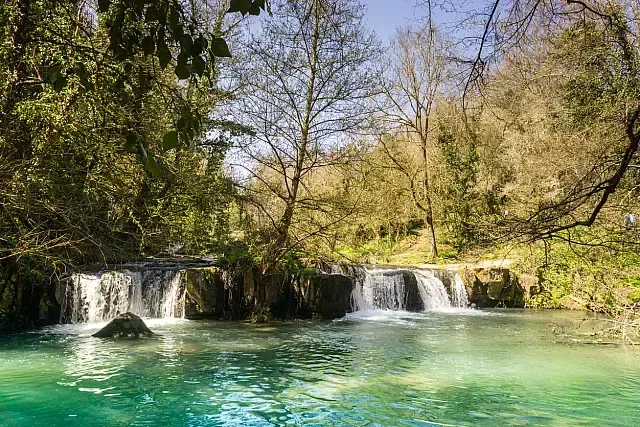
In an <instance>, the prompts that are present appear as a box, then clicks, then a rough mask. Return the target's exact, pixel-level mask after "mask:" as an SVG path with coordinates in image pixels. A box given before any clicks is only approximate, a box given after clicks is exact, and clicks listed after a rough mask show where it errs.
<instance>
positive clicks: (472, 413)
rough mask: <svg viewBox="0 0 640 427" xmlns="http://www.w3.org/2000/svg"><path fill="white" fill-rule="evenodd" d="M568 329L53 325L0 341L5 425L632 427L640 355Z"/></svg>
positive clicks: (365, 322)
mask: <svg viewBox="0 0 640 427" xmlns="http://www.w3.org/2000/svg"><path fill="white" fill-rule="evenodd" d="M575 315H576V314H567V313H560V314H558V313H550V312H524V311H480V310H462V311H461V310H448V311H445V312H429V313H408V312H390V311H370V312H361V313H355V314H351V315H349V316H347V317H345V318H344V319H341V320H339V321H334V322H304V321H299V322H289V323H284V324H277V323H276V324H270V325H250V324H243V323H218V322H190V321H183V320H178V321H170V322H166V321H156V320H150V321H149V322H148V323H149V326H150V327H151V329H153V330H154V331H155V332H157V333H158V336H157V337H155V338H150V339H143V340H124V341H112V340H101V339H95V338H92V337H91V334H92V333H93V332H95V331H96V330H97V329H98V327H99V325H84V326H78V325H72V326H69V325H66V326H56V327H52V328H48V329H44V330H42V331H38V332H34V333H27V334H22V335H14V336H10V337H4V338H0V373H1V375H0V425H2V426H5V425H6V426H22V425H25V426H31V425H47V426H54V425H61V426H66V425H79V426H88V425H135V426H138V425H139V426H161V425H176V426H179V425H192V426H200V425H230V426H231V425H233V426H240V425H251V426H270V425H308V426H320V425H322V426H325V425H339V426H360V425H370V426H399V425H405V426H433V425H474V426H475V425H480V426H496V425H518V426H519V425H550V426H568V425H607V426H610V425H620V426H637V425H640V373H639V371H638V366H640V365H639V363H640V355H639V354H638V351H637V350H634V349H628V348H622V347H618V348H616V347H598V346H576V345H573V346H572V345H567V344H563V343H556V342H555V341H554V337H553V335H552V334H551V333H550V331H549V328H548V327H547V324H549V323H550V322H552V321H555V320H557V318H558V316H561V317H562V316H575Z"/></svg>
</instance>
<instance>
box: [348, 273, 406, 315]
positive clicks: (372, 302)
mask: <svg viewBox="0 0 640 427" xmlns="http://www.w3.org/2000/svg"><path fill="white" fill-rule="evenodd" d="M365 271H366V274H364V276H363V279H361V283H359V284H358V283H357V284H356V289H354V291H353V292H352V294H351V303H352V304H351V305H352V308H354V309H355V311H360V310H372V309H382V310H404V309H405V286H404V277H403V274H402V271H397V270H365Z"/></svg>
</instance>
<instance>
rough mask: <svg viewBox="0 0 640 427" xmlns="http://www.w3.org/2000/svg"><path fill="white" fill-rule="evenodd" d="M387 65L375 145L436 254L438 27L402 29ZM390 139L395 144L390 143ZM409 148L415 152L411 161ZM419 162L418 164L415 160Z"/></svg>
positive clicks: (441, 71)
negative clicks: (433, 172)
mask: <svg viewBox="0 0 640 427" xmlns="http://www.w3.org/2000/svg"><path fill="white" fill-rule="evenodd" d="M390 55H391V61H390V63H389V65H388V68H387V70H386V73H384V74H381V75H382V76H383V79H382V81H381V82H380V85H381V87H382V88H383V94H384V99H385V101H386V105H385V106H384V109H383V116H382V122H383V129H384V134H383V135H381V136H380V138H379V144H380V145H381V146H382V147H383V149H384V151H385V153H386V154H387V156H388V157H389V159H390V160H391V164H392V167H394V168H395V169H397V170H398V171H399V172H401V173H402V174H403V175H404V176H405V178H406V185H407V186H408V189H409V191H410V193H411V195H412V198H413V202H414V204H415V205H416V207H417V208H418V209H419V210H420V211H421V212H422V213H423V215H424V221H425V224H426V227H427V231H428V233H429V238H430V245H429V252H430V254H431V256H432V257H433V258H435V257H437V256H438V245H437V241H436V231H435V225H434V216H433V201H432V199H433V188H432V184H431V178H430V176H429V156H430V152H431V151H432V146H433V145H432V142H431V141H430V138H431V126H432V120H431V119H432V113H433V111H434V108H435V103H436V98H437V97H438V95H439V94H440V92H441V91H442V90H443V85H444V84H445V78H446V76H445V72H446V70H445V67H446V61H445V52H444V46H443V44H442V42H441V40H440V39H439V38H438V35H437V32H436V28H435V26H434V25H433V23H432V22H428V23H427V25H426V27H425V28H424V29H420V30H413V29H411V28H406V29H403V30H400V31H399V32H398V34H397V36H396V38H395V40H394V42H393V44H392V46H391V49H390ZM390 139H391V140H393V144H392V143H391V142H390ZM412 149H414V150H415V149H417V151H418V153H419V154H418V159H415V156H414V153H412V151H413V150H412ZM416 160H417V161H416Z"/></svg>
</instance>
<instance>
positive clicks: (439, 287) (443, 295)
mask: <svg viewBox="0 0 640 427" xmlns="http://www.w3.org/2000/svg"><path fill="white" fill-rule="evenodd" d="M413 274H415V276H416V280H417V282H418V290H419V291H420V296H421V297H422V304H423V309H424V310H434V309H437V308H447V307H451V301H449V295H448V294H447V290H446V288H445V287H444V284H443V283H442V280H440V279H438V278H437V277H436V276H435V275H434V274H433V272H432V271H428V270H427V271H420V270H413Z"/></svg>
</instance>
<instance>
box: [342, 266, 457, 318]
mask: <svg viewBox="0 0 640 427" xmlns="http://www.w3.org/2000/svg"><path fill="white" fill-rule="evenodd" d="M331 273H332V274H346V275H348V276H351V277H352V278H353V279H354V289H353V292H352V294H351V306H352V310H353V311H367V310H418V311H419V310H420V309H421V310H422V311H427V310H435V309H442V308H450V307H456V308H466V307H467V306H468V305H469V300H468V297H467V292H466V290H465V287H464V283H463V282H462V278H461V277H460V275H459V274H458V273H452V272H446V273H444V274H446V276H447V277H448V278H449V279H450V280H449V281H450V282H451V286H450V292H448V291H447V287H446V286H445V285H444V283H443V282H442V280H441V279H440V278H439V277H438V276H437V275H436V274H435V273H434V272H433V271H431V270H422V269H376V268H366V267H363V266H332V267H331ZM416 299H418V300H419V301H416Z"/></svg>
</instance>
